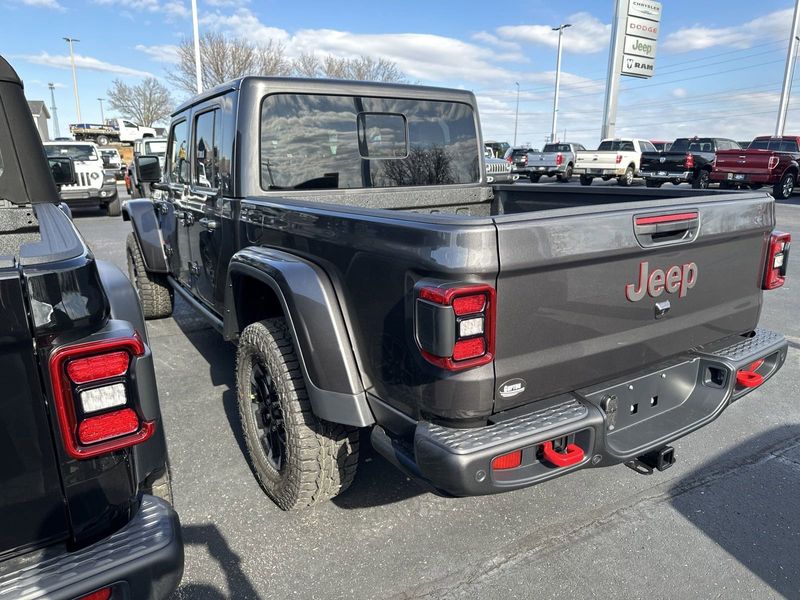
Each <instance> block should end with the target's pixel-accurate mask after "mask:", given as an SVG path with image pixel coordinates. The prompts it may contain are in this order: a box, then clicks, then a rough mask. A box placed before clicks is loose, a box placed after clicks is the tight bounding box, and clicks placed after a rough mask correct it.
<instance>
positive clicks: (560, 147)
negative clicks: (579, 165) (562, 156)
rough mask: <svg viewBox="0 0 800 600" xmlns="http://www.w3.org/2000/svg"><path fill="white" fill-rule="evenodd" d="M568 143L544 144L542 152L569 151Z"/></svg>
mask: <svg viewBox="0 0 800 600" xmlns="http://www.w3.org/2000/svg"><path fill="white" fill-rule="evenodd" d="M569 151H570V149H569V144H545V145H544V148H542V152H569Z"/></svg>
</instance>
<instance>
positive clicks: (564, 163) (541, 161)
mask: <svg viewBox="0 0 800 600" xmlns="http://www.w3.org/2000/svg"><path fill="white" fill-rule="evenodd" d="M582 150H586V148H584V147H583V146H582V145H581V144H572V143H569V142H555V143H553V144H545V146H544V148H542V151H541V152H529V153H528V170H529V173H530V178H531V182H533V183H536V182H537V181H539V179H540V178H541V177H557V178H558V180H559V181H561V182H564V183H566V182H567V181H569V180H570V179H572V171H573V169H574V168H575V153H576V152H579V151H582Z"/></svg>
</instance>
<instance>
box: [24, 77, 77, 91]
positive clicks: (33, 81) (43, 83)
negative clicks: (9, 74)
mask: <svg viewBox="0 0 800 600" xmlns="http://www.w3.org/2000/svg"><path fill="white" fill-rule="evenodd" d="M23 83H24V84H25V85H26V86H30V85H37V86H41V87H48V86H49V85H50V83H49V82H47V81H41V80H39V79H26V80H25V81H24V82H23ZM52 83H53V87H54V88H56V89H59V88H63V87H67V86H66V85H64V84H63V83H58V82H57V81H55V82H52Z"/></svg>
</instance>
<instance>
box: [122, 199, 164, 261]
mask: <svg viewBox="0 0 800 600" xmlns="http://www.w3.org/2000/svg"><path fill="white" fill-rule="evenodd" d="M122 218H123V219H125V220H126V221H128V220H130V222H131V223H132V224H133V233H134V235H135V236H136V240H137V241H138V242H139V247H140V248H141V249H142V256H143V257H144V266H145V269H147V270H148V271H150V272H152V273H169V267H168V264H167V257H166V255H165V254H164V240H163V237H162V235H161V227H160V226H159V223H158V218H157V217H156V210H155V205H154V204H153V201H152V200H148V199H138V200H127V201H125V202H124V203H123V205H122Z"/></svg>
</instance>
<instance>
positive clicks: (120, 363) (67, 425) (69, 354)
mask: <svg viewBox="0 0 800 600" xmlns="http://www.w3.org/2000/svg"><path fill="white" fill-rule="evenodd" d="M144 350H145V349H144V344H143V343H142V340H141V339H140V338H139V336H138V335H134V336H132V337H124V338H114V339H109V340H101V341H97V342H88V343H84V344H76V345H73V346H64V347H62V348H59V349H58V350H56V351H55V352H54V353H53V354H52V356H51V357H50V381H51V383H52V386H53V396H54V400H55V408H56V414H57V415H58V424H59V427H60V429H61V439H62V440H63V442H64V449H65V450H66V452H67V454H68V455H69V456H71V457H72V458H78V459H82V458H92V457H94V456H98V455H100V454H105V453H107V452H113V451H115V450H120V449H121V448H127V447H128V446H133V445H135V444H139V443H141V442H143V441H145V440H147V439H148V438H150V436H152V435H153V432H154V431H155V423H154V422H152V421H144V420H143V419H142V418H141V417H140V415H139V412H138V410H137V406H136V402H135V397H134V395H133V394H132V393H131V390H132V385H133V382H132V379H131V376H132V373H131V362H132V361H133V359H134V358H135V357H137V356H142V355H143V354H144Z"/></svg>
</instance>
